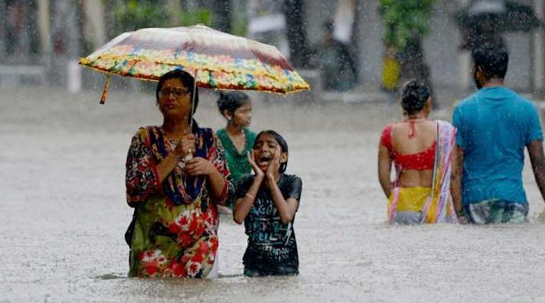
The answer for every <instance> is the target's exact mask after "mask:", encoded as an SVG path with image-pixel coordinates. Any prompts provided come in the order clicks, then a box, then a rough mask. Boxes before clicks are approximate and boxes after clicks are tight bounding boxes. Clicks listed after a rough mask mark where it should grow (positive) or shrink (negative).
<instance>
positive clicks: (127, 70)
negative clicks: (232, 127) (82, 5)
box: [79, 25, 310, 93]
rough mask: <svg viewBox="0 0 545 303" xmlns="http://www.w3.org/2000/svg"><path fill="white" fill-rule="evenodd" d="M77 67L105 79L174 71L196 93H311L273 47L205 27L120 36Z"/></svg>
mask: <svg viewBox="0 0 545 303" xmlns="http://www.w3.org/2000/svg"><path fill="white" fill-rule="evenodd" d="M79 63H80V64H81V65H83V66H85V67H89V68H92V69H95V70H97V71H100V72H104V73H108V74H116V75H120V76H125V77H134V78H138V79H143V80H151V81H158V80H159V78H160V77H161V76H162V75H163V74H165V73H166V72H168V71H171V70H173V69H181V70H184V71H186V72H188V73H190V74H192V75H193V76H195V80H196V81H195V82H196V85H197V86H199V87H206V88H215V89H236V90H259V91H268V92H275V93H291V92H297V91H301V90H307V89H309V88H310V86H309V84H308V83H307V82H305V80H303V78H302V77H301V76H300V75H299V74H298V73H297V72H296V71H295V70H294V69H293V68H292V67H291V66H290V64H289V63H288V62H287V60H286V59H285V58H284V57H283V56H282V54H281V53H280V51H278V49H276V48H275V47H274V46H271V45H267V44H263V43H259V42H257V41H254V40H250V39H247V38H243V37H238V36H234V35H230V34H226V33H223V32H220V31H217V30H214V29H211V28H209V27H206V26H204V25H195V26H190V27H176V28H144V29H140V30H137V31H134V32H126V33H123V34H121V35H119V36H117V37H116V38H114V39H113V40H111V41H110V42H108V43H107V44H106V45H104V46H103V47H102V48H100V49H99V50H97V51H95V52H94V53H92V54H90V55H89V56H87V57H85V58H81V59H80V61H79Z"/></svg>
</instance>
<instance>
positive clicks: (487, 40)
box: [456, 0, 542, 51]
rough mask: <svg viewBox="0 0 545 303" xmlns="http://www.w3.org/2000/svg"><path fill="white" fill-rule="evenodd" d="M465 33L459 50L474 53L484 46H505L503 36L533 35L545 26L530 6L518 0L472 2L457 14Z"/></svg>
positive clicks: (457, 20) (458, 21) (480, 0)
mask: <svg viewBox="0 0 545 303" xmlns="http://www.w3.org/2000/svg"><path fill="white" fill-rule="evenodd" d="M456 23H457V25H458V27H459V28H460V30H461V31H462V43H461V44H460V49H462V50H467V51H473V50H474V49H478V48H479V47H482V46H483V45H496V46H497V47H499V48H502V47H505V46H506V45H505V41H504V39H503V37H502V34H504V33H507V32H515V31H520V32H530V31H533V30H535V29H537V28H538V27H539V26H541V25H542V22H541V21H540V20H539V18H538V17H537V16H536V15H535V12H534V10H533V8H532V7H531V6H528V5H524V4H521V3H517V2H515V1H503V0H473V1H471V2H470V4H469V5H468V6H466V7H464V8H462V9H461V10H459V11H458V13H457V14H456Z"/></svg>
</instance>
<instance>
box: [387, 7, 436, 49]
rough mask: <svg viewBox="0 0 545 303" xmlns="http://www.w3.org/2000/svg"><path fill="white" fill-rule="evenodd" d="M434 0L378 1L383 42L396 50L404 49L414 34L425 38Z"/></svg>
mask: <svg viewBox="0 0 545 303" xmlns="http://www.w3.org/2000/svg"><path fill="white" fill-rule="evenodd" d="M434 2H435V0H380V15H381V17H382V21H383V23H384V25H385V33H384V42H385V43H386V44H388V45H393V46H395V47H396V48H397V49H402V48H403V47H405V44H406V43H407V40H408V39H410V38H411V36H413V35H414V34H415V33H416V34H418V35H420V36H426V35H427V34H428V32H429V19H430V15H431V9H432V7H433V4H434Z"/></svg>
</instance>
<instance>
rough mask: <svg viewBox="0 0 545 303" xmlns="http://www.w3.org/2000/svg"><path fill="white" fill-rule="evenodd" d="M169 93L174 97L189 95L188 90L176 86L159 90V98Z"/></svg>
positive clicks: (168, 95)
mask: <svg viewBox="0 0 545 303" xmlns="http://www.w3.org/2000/svg"><path fill="white" fill-rule="evenodd" d="M171 95H172V96H174V97H175V98H182V97H185V96H187V95H189V92H188V91H186V90H183V89H176V88H165V89H162V90H160V91H159V98H166V97H170V96H171Z"/></svg>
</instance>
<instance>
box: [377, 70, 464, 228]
mask: <svg viewBox="0 0 545 303" xmlns="http://www.w3.org/2000/svg"><path fill="white" fill-rule="evenodd" d="M401 105H402V107H403V111H404V114H405V116H406V117H407V118H406V119H405V120H404V121H403V122H400V123H394V124H390V125H388V126H386V127H385V128H384V130H383V132H382V136H381V140H380V146H379V156H378V176H379V182H380V184H381V186H382V189H383V190H384V194H385V195H386V197H387V198H388V221H389V223H391V224H392V223H400V224H421V223H437V222H449V223H455V222H457V216H456V212H461V211H462V205H461V196H460V195H461V194H460V189H459V188H453V189H452V191H451V188H450V178H451V175H454V176H455V177H457V176H458V175H459V174H458V172H452V169H451V168H452V161H455V159H454V158H453V150H454V146H455V145H454V143H455V137H456V129H455V128H454V127H453V126H452V125H451V124H450V123H448V122H445V121H439V120H431V119H428V115H429V113H430V111H431V97H430V91H429V88H428V87H427V86H426V85H425V84H423V83H420V82H418V81H416V80H412V81H409V82H407V83H406V84H405V85H404V86H403V89H402V98H401ZM392 164H393V165H392ZM392 166H395V168H396V175H397V177H396V179H395V180H394V181H393V182H392V181H391V180H390V174H391V168H392ZM453 202H454V203H453Z"/></svg>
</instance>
